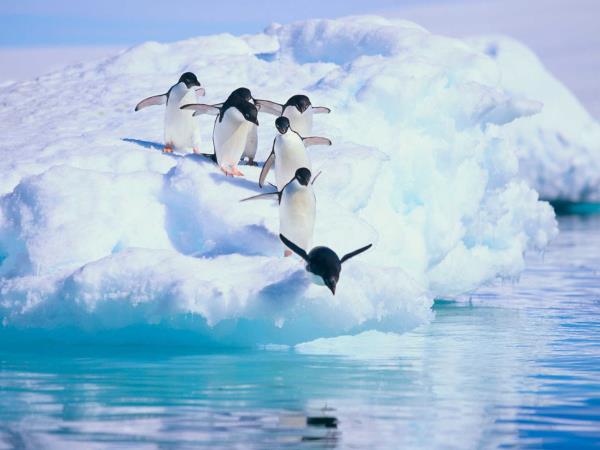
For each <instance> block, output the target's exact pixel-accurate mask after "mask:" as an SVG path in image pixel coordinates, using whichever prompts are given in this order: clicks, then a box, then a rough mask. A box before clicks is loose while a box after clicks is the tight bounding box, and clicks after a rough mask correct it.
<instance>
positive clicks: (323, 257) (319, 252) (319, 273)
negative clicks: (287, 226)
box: [279, 234, 373, 295]
mask: <svg viewBox="0 0 600 450" xmlns="http://www.w3.org/2000/svg"><path fill="white" fill-rule="evenodd" d="M279 238H280V239H281V241H282V242H283V243H284V244H285V245H286V246H288V247H289V248H291V249H292V250H293V251H294V253H296V254H297V255H298V256H300V257H301V258H302V259H304V261H306V270H307V271H308V272H310V273H311V274H313V281H314V282H315V283H317V284H324V285H325V286H327V287H328V288H329V290H330V291H331V293H332V294H333V295H335V288H336V286H337V283H338V281H339V279H340V272H341V271H342V264H343V263H344V262H346V261H348V260H349V259H350V258H353V257H355V256H356V255H358V254H360V253H362V252H364V251H366V250H368V249H370V248H371V246H372V245H373V244H369V245H365V246H364V247H361V248H359V249H357V250H354V251H353V252H350V253H348V254H346V255H344V256H342V258H341V259H340V258H339V257H338V255H337V254H336V253H335V252H334V251H333V250H331V249H330V248H329V247H315V248H313V249H312V250H311V251H310V252H308V253H306V251H305V250H304V249H303V248H301V247H299V246H298V245H296V244H295V243H293V242H292V241H290V240H289V239H288V238H286V237H285V236H284V235H283V234H280V235H279Z"/></svg>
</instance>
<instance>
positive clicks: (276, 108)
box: [257, 94, 331, 136]
mask: <svg viewBox="0 0 600 450" xmlns="http://www.w3.org/2000/svg"><path fill="white" fill-rule="evenodd" d="M257 102H258V104H259V105H260V107H261V111H262V112H266V113H270V114H274V115H276V116H283V117H287V118H288V119H289V121H290V126H291V127H292V130H294V131H295V132H297V133H299V134H300V136H310V135H311V133H312V126H313V115H314V114H329V113H330V112H331V109H329V108H326V107H325V106H312V104H311V102H310V99H309V98H308V97H307V96H306V95H302V94H298V95H293V96H291V97H290V98H289V99H288V101H287V102H285V104H283V105H281V104H279V103H275V102H272V101H269V100H257Z"/></svg>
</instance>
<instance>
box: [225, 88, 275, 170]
mask: <svg viewBox="0 0 600 450" xmlns="http://www.w3.org/2000/svg"><path fill="white" fill-rule="evenodd" d="M234 98H240V99H242V100H244V101H247V102H250V103H253V104H254V105H255V106H256V107H257V109H258V110H260V106H259V105H258V103H257V100H256V99H255V98H254V97H252V93H251V92H250V89H248V88H245V87H240V88H237V89H236V90H234V91H233V92H232V93H231V94H229V97H228V98H227V100H232V99H234ZM227 100H226V101H227ZM259 101H263V100H259ZM264 101H265V102H268V100H264ZM214 106H219V107H220V106H223V104H222V103H218V104H216V105H214ZM257 148H258V126H253V127H252V130H251V131H250V133H249V134H248V139H247V140H246V147H245V148H244V153H242V159H243V158H247V159H248V162H247V163H246V164H247V165H249V166H256V165H257V164H256V162H254V158H256V149H257Z"/></svg>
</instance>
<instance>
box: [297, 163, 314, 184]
mask: <svg viewBox="0 0 600 450" xmlns="http://www.w3.org/2000/svg"><path fill="white" fill-rule="evenodd" d="M310 177H311V173H310V170H308V169H307V168H306V167H300V168H299V169H298V170H296V175H294V179H296V180H298V183H300V184H301V185H302V186H308V183H310Z"/></svg>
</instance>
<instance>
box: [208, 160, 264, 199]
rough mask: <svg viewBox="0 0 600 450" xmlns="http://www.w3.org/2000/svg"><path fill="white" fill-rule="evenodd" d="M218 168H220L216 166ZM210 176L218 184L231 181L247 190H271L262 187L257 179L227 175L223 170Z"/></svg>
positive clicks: (261, 191)
mask: <svg viewBox="0 0 600 450" xmlns="http://www.w3.org/2000/svg"><path fill="white" fill-rule="evenodd" d="M215 168H216V169H217V170H218V168H217V167H216V166H215ZM210 177H211V178H212V179H213V181H214V182H215V183H217V184H220V183H229V184H232V185H234V186H237V187H241V188H243V189H245V190H247V191H252V192H257V193H266V192H269V191H268V190H266V189H261V187H260V186H259V185H258V182H257V181H256V180H249V179H248V178H246V177H227V176H225V175H223V174H222V173H221V172H215V173H211V174H210Z"/></svg>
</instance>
